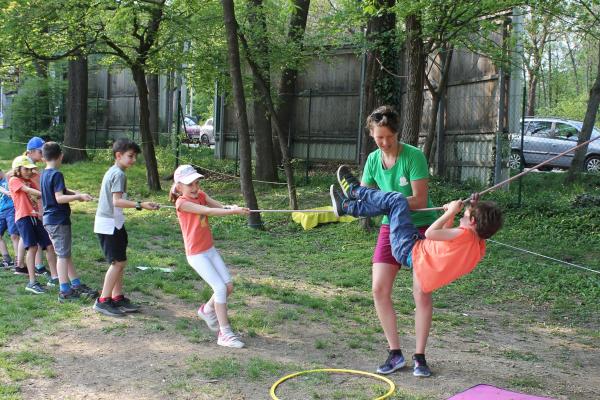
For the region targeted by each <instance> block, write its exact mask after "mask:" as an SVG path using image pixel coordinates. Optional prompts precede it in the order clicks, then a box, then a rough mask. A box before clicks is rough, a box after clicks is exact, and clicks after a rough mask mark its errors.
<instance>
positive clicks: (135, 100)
mask: <svg viewBox="0 0 600 400" xmlns="http://www.w3.org/2000/svg"><path fill="white" fill-rule="evenodd" d="M136 102H137V93H133V121H132V122H131V140H135V103H136Z"/></svg>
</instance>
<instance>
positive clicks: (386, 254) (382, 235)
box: [371, 224, 429, 268]
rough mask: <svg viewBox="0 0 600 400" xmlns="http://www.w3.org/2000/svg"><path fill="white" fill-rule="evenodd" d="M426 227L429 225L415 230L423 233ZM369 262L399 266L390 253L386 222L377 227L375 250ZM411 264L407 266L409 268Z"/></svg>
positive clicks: (388, 231)
mask: <svg viewBox="0 0 600 400" xmlns="http://www.w3.org/2000/svg"><path fill="white" fill-rule="evenodd" d="M427 228H429V226H424V227H420V228H417V230H418V231H419V233H420V234H421V235H424V234H425V231H426V230H427ZM411 255H412V253H411ZM411 261H412V260H411ZM371 262H372V263H373V264H390V265H396V266H398V267H400V263H399V262H398V261H397V260H396V259H395V258H394V256H393V254H392V246H391V245H390V226H389V225H387V224H383V225H381V227H380V228H379V236H378V237H377V245H376V246H375V251H374V252H373V258H372V259H371ZM411 264H412V263H411ZM411 266H412V265H411ZM411 266H408V267H409V268H410V267H411Z"/></svg>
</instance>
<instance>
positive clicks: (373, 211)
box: [343, 186, 421, 265]
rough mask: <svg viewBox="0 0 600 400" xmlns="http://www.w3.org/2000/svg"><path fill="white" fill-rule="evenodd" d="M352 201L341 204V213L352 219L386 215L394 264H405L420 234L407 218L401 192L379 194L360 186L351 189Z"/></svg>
mask: <svg viewBox="0 0 600 400" xmlns="http://www.w3.org/2000/svg"><path fill="white" fill-rule="evenodd" d="M352 194H353V195H354V197H355V200H353V199H348V200H345V201H344V205H343V207H344V211H345V212H347V213H348V214H350V215H352V216H354V217H374V216H377V215H384V214H385V215H387V216H388V217H389V219H390V245H391V247H392V254H393V255H394V258H395V259H396V260H398V262H400V263H402V264H403V265H407V258H408V256H409V254H411V252H412V248H413V246H414V245H415V242H416V241H417V239H421V235H420V234H419V231H418V230H417V227H416V226H415V225H414V224H413V222H412V219H411V217H410V209H409V207H408V201H407V200H406V197H404V195H403V194H402V193H398V192H382V191H381V190H376V189H371V188H368V187H364V186H358V187H354V188H353V192H352Z"/></svg>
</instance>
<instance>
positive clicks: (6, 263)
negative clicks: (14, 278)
mask: <svg viewBox="0 0 600 400" xmlns="http://www.w3.org/2000/svg"><path fill="white" fill-rule="evenodd" d="M14 265H15V263H14V262H13V260H12V259H11V258H10V257H5V258H3V259H2V268H4V269H9V268H12V267H13V266H14Z"/></svg>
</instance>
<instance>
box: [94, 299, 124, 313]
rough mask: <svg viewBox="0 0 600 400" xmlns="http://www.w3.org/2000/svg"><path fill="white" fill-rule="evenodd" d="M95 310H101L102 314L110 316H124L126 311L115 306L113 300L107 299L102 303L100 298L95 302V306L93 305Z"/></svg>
mask: <svg viewBox="0 0 600 400" xmlns="http://www.w3.org/2000/svg"><path fill="white" fill-rule="evenodd" d="M92 308H93V309H94V311H97V312H99V313H100V314H104V315H108V316H109V317H123V316H125V313H124V312H123V311H121V310H119V309H118V308H116V307H114V305H113V302H112V300H108V301H105V302H104V303H100V301H99V300H98V299H96V302H95V303H94V307H92Z"/></svg>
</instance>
